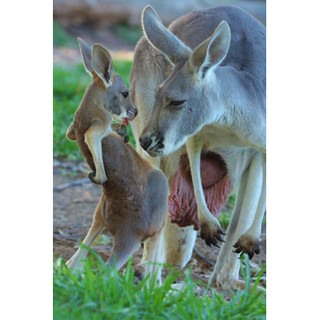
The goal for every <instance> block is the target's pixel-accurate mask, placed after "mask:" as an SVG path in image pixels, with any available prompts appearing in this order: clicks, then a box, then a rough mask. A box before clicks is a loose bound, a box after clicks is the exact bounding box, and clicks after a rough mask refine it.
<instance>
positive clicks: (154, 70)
mask: <svg viewBox="0 0 320 320" xmlns="http://www.w3.org/2000/svg"><path fill="white" fill-rule="evenodd" d="M142 26H143V30H144V37H142V38H141V39H140V41H139V42H138V44H137V46H136V50H135V56H134V63H133V68H132V73H131V79H130V88H131V89H130V90H131V95H132V99H133V101H134V103H135V105H136V106H137V108H138V110H139V115H138V117H137V118H136V119H135V120H134V121H133V122H132V126H133V132H134V135H135V138H136V140H139V141H140V146H139V147H138V150H139V152H140V154H142V155H143V156H144V157H145V158H147V159H149V161H151V162H152V163H153V164H155V165H157V166H158V167H159V168H161V169H162V170H163V172H164V173H165V174H166V176H167V177H168V179H169V184H170V188H171V191H175V190H174V188H175V183H176V182H177V172H178V173H179V172H180V171H181V170H182V169H181V166H182V164H181V163H183V161H182V160H184V159H185V157H186V154H187V155H188V157H187V158H188V161H189V163H188V166H189V169H190V171H191V173H190V174H191V177H192V179H191V178H190V179H189V180H191V181H192V182H191V186H192V185H193V191H194V197H195V200H196V205H197V216H198V218H199V226H200V228H201V236H202V237H203V238H204V239H205V241H206V242H207V244H209V245H218V241H222V240H223V238H222V235H223V234H224V232H223V230H222V229H221V227H220V225H219V222H218V220H217V219H216V218H215V217H214V216H213V215H212V213H211V212H210V210H209V209H208V205H207V203H208V200H207V199H208V198H207V196H205V194H204V190H203V189H204V184H205V183H204V182H207V181H203V180H204V179H205V180H208V179H209V178H210V175H208V176H206V175H201V174H202V164H203V163H204V162H210V161H211V159H213V160H212V164H211V167H212V168H213V169H214V170H215V169H217V170H218V171H221V172H222V173H221V174H219V175H218V176H217V179H216V180H215V181H214V182H213V184H214V183H216V181H218V180H219V179H220V180H221V179H222V178H224V177H226V176H227V177H228V179H229V180H228V186H229V188H230V190H229V191H232V190H235V191H236V192H237V200H236V205H235V208H234V210H233V213H232V217H231V220H230V224H229V227H228V229H227V232H226V237H225V242H224V243H222V247H221V249H220V252H219V256H218V260H217V264H216V265H215V268H214V272H213V274H212V276H211V277H210V283H211V284H212V285H214V286H216V287H220V288H224V289H229V288H236V287H243V285H244V284H243V282H242V281H240V280H239V267H240V262H239V259H238V258H239V255H240V254H242V253H247V254H248V255H249V257H250V258H251V257H252V256H253V255H254V253H259V238H260V235H261V224H262V219H263V216H264V213H265V209H266V195H265V188H266V186H265V162H266V135H265V130H266V101H265V100H266V88H265V86H266V70H265V69H266V66H265V49H266V48H265V27H264V26H263V25H262V24H261V23H260V22H258V21H257V20H256V19H255V18H253V17H252V16H251V15H249V14H248V13H246V12H245V11H244V10H242V9H239V8H237V7H233V6H223V7H216V8H212V9H206V10H201V11H195V12H192V13H190V14H188V15H185V16H183V17H181V18H179V19H177V20H176V21H174V22H173V23H172V24H171V25H170V26H169V27H168V29H167V28H165V27H164V26H163V24H162V22H161V20H160V18H159V17H158V15H157V14H156V12H155V11H154V10H153V9H152V8H151V7H150V6H147V7H146V8H145V9H144V10H143V13H142ZM143 149H144V150H143ZM145 151H146V152H145ZM217 159H218V160H217ZM185 167H186V166H184V168H185ZM200 168H201V170H200ZM214 170H213V171H214ZM181 176H182V175H181ZM182 178H183V177H182ZM201 178H202V179H201ZM220 180H219V181H220ZM210 190H213V191H210ZM210 190H209V193H210V192H211V195H209V196H210V197H211V198H212V199H214V196H215V195H214V194H212V192H213V193H214V192H215V191H214V190H215V189H210ZM179 196H183V195H179ZM210 197H209V198H210ZM206 200H207V201H206ZM222 200H225V199H224V198H223V199H222ZM213 201H214V200H213ZM219 201H220V202H221V199H220V200H219ZM216 207H219V206H216ZM219 208H220V207H219ZM219 208H218V209H219ZM173 211H174V210H173ZM171 218H172V213H171ZM186 225H187V224H186ZM194 225H195V224H194ZM195 239H196V232H195V231H194V230H193V227H192V226H187V227H184V228H179V227H178V226H177V225H175V224H173V223H167V225H166V228H165V230H164V239H163V248H164V261H165V262H166V263H168V264H172V265H177V266H180V267H183V266H184V265H186V263H187V262H188V261H189V259H190V257H191V254H192V250H193V246H194V243H195ZM234 246H235V248H236V249H234ZM146 248H147V247H146ZM145 255H146V256H147V253H145Z"/></svg>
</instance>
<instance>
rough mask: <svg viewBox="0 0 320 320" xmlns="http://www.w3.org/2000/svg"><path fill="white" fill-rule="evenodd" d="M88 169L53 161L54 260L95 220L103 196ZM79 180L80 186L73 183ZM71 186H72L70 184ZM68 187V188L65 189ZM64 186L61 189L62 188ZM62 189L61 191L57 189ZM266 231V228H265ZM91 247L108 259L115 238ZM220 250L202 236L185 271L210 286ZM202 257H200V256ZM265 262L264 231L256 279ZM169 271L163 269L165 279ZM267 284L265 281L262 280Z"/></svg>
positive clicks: (255, 260) (254, 268)
mask: <svg viewBox="0 0 320 320" xmlns="http://www.w3.org/2000/svg"><path fill="white" fill-rule="evenodd" d="M88 172H89V170H88V167H87V165H86V164H85V163H84V162H71V161H56V160H55V161H54V168H53V186H54V191H53V253H54V257H53V259H54V260H55V259H56V258H57V257H58V256H61V257H62V258H63V259H64V260H68V259H69V258H70V257H71V256H72V255H73V254H74V252H75V251H76V249H77V246H78V245H79V243H80V241H81V240H83V239H84V237H85V235H86V233H87V231H88V229H89V227H90V225H91V222H92V218H93V213H94V210H95V207H96V205H97V204H98V200H99V198H100V194H101V191H102V189H101V187H100V186H98V185H95V184H93V183H91V182H90V181H89V179H87V174H88ZM75 181H79V182H80V183H81V182H82V183H81V184H79V185H74V186H72V184H73V183H74V182H75ZM70 184H71V185H70ZM66 185H69V187H66V188H65V186H66ZM61 187H62V188H61ZM59 188H60V189H63V190H61V191H58V190H57V189H59ZM263 229H265V227H264V228H263ZM92 248H93V249H94V250H95V251H96V252H97V253H98V254H99V255H100V256H101V257H102V258H103V259H104V260H107V259H108V257H109V256H110V254H111V249H112V238H111V235H110V234H107V233H106V234H104V235H100V236H99V237H98V238H97V240H96V241H95V242H94V244H93V246H92ZM142 250H143V248H142V247H141V248H140V250H139V251H138V252H136V254H135V255H134V257H133V266H136V265H137V264H138V263H139V261H140V259H141V257H142ZM218 250H219V249H218V248H216V247H214V248H212V247H208V246H207V245H206V244H205V242H204V241H203V240H202V239H201V238H200V237H199V235H198V237H197V240H196V246H195V250H194V251H193V255H192V259H191V260H190V261H189V263H188V264H187V266H186V267H185V269H186V268H189V267H192V277H193V279H194V280H196V281H198V280H202V281H203V282H205V283H207V282H208V279H209V277H210V274H211V273H212V270H213V268H214V264H215V263H216V260H217V256H218ZM199 254H200V255H199ZM265 262H266V238H265V232H264V233H263V234H262V237H261V253H260V254H259V255H256V256H254V257H253V258H252V260H251V262H250V264H251V273H252V276H253V277H254V276H255V275H256V274H257V272H259V269H260V268H261V266H262V265H263V264H265ZM167 272H168V270H166V269H165V270H164V272H163V276H165V275H166V274H167ZM263 284H264V281H263Z"/></svg>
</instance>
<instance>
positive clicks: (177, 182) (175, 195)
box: [168, 151, 231, 230]
mask: <svg viewBox="0 0 320 320" xmlns="http://www.w3.org/2000/svg"><path fill="white" fill-rule="evenodd" d="M200 170H201V182H202V188H203V191H204V196H205V199H206V203H207V206H208V209H209V210H210V212H211V213H212V214H213V215H214V216H218V214H219V213H220V212H221V209H222V206H223V205H224V203H225V202H226V201H227V199H228V196H229V193H230V191H231V184H230V178H229V175H228V172H227V168H226V165H225V162H224V161H223V159H222V157H221V156H220V155H218V154H217V153H215V152H212V151H203V152H202V154H201V167H200ZM168 205H169V212H170V216H171V221H172V222H173V223H176V224H178V225H179V226H180V227H186V226H189V225H193V226H194V228H195V230H198V229H199V228H200V222H199V219H198V216H197V204H196V200H195V196H194V191H193V185H192V177H191V171H190V164H189V159H188V155H187V154H183V155H182V156H181V158H180V162H179V169H178V171H177V173H176V175H175V177H174V179H173V180H172V182H171V185H170V196H169V204H168Z"/></svg>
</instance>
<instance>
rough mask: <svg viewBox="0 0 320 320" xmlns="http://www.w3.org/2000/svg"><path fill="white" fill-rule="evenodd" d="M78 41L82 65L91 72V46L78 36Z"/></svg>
mask: <svg viewBox="0 0 320 320" xmlns="http://www.w3.org/2000/svg"><path fill="white" fill-rule="evenodd" d="M78 43H79V47H80V52H81V56H82V61H83V64H84V67H85V69H86V70H87V71H88V72H89V73H91V72H92V66H91V47H90V46H89V45H88V44H87V43H86V42H85V41H84V40H82V39H81V38H80V37H79V38H78Z"/></svg>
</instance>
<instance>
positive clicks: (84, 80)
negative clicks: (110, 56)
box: [53, 60, 134, 160]
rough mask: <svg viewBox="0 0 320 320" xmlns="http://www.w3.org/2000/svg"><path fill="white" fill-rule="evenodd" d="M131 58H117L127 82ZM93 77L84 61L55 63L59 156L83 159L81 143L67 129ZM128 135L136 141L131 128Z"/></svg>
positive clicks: (55, 148)
mask: <svg viewBox="0 0 320 320" xmlns="http://www.w3.org/2000/svg"><path fill="white" fill-rule="evenodd" d="M131 64H132V62H131V61H120V60H115V61H114V67H115V70H116V72H117V73H119V74H120V75H121V76H122V77H123V79H124V81H125V83H126V85H127V86H128V85H129V77H130V70H131ZM90 80H91V77H90V75H89V74H88V73H86V72H85V70H84V67H83V65H82V64H79V65H76V66H71V67H70V66H66V65H65V66H62V65H61V66H54V68H53V154H54V157H56V158H65V159H70V160H79V159H82V155H81V154H80V151H79V148H78V145H77V143H76V142H71V141H69V140H67V139H66V137H65V134H66V131H67V129H68V127H69V125H70V123H71V122H72V119H73V115H74V112H75V111H76V109H77V108H78V106H79V104H80V101H81V98H82V96H83V94H84V92H85V89H86V87H87V85H88V84H89V83H90ZM128 135H129V137H130V142H131V143H132V144H134V138H133V136H132V132H131V128H130V127H129V130H128Z"/></svg>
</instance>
